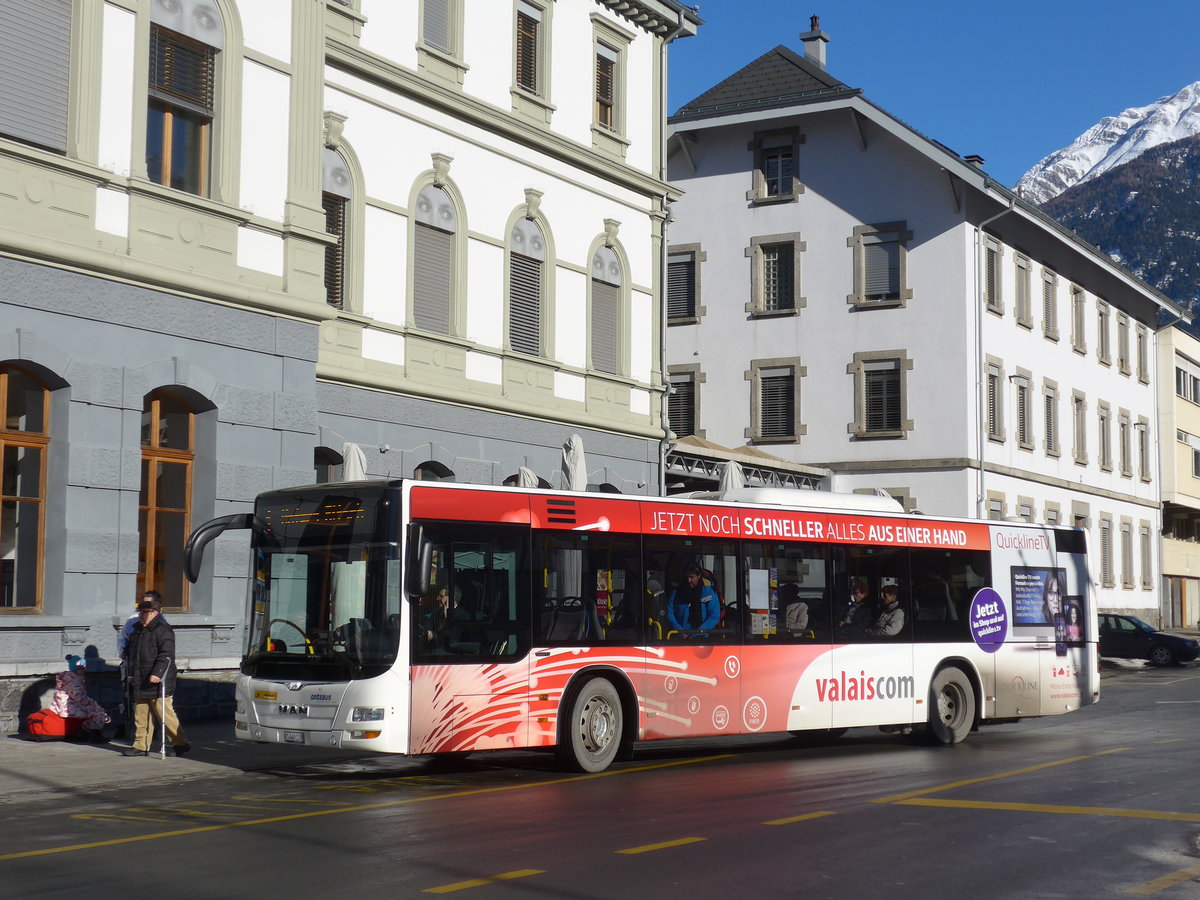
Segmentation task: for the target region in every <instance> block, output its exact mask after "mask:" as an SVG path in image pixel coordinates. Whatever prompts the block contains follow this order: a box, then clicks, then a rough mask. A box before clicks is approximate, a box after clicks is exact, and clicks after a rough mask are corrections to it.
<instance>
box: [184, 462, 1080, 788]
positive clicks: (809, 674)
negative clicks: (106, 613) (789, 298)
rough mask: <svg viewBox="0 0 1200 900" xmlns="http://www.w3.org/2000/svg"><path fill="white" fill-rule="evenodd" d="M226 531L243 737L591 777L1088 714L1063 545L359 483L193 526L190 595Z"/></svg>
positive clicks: (907, 518)
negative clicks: (233, 539)
mask: <svg viewBox="0 0 1200 900" xmlns="http://www.w3.org/2000/svg"><path fill="white" fill-rule="evenodd" d="M228 528H249V529H250V530H251V531H252V537H251V546H252V559H251V577H250V590H249V603H248V616H247V620H246V627H245V652H244V657H243V661H242V666H241V674H240V677H239V678H238V681H237V711H236V728H237V735H238V736H239V737H241V738H245V739H248V740H255V741H266V742H281V743H283V742H290V743H297V744H313V745H318V746H322V747H352V748H356V749H363V750H374V751H386V752H394V753H405V754H437V753H464V752H470V751H477V750H496V749H513V748H553V749H555V750H557V752H558V754H559V756H560V757H561V758H562V759H563V761H564V762H565V763H566V764H567V765H569V766H572V767H574V768H577V769H580V770H583V771H589V772H595V771H600V770H602V769H604V768H605V767H607V766H608V765H609V764H610V763H611V762H612V761H613V759H614V758H617V757H618V756H622V757H623V756H627V755H628V754H629V753H630V752H631V750H632V747H633V745H634V743H635V742H638V741H650V740H655V739H662V738H680V737H702V736H710V735H737V734H742V735H745V734H751V733H768V732H802V731H824V732H833V733H836V732H840V731H842V730H845V729H847V728H850V727H854V726H863V725H871V726H882V727H884V728H885V729H887V730H901V731H907V730H908V729H909V728H918V729H924V730H927V731H928V732H929V734H930V735H932V737H933V738H935V739H936V740H938V741H941V742H943V743H957V742H958V741H961V740H962V739H963V738H965V737H966V736H967V734H968V733H970V732H971V731H972V730H973V729H974V728H976V727H977V726H979V725H984V724H989V723H995V722H1011V721H1014V720H1016V719H1018V718H1022V717H1026V716H1038V715H1054V714H1059V713H1064V712H1068V711H1070V710H1074V709H1078V708H1079V707H1081V706H1084V705H1086V704H1089V703H1093V702H1095V701H1096V700H1097V698H1098V696H1099V675H1098V666H1097V662H1098V655H1097V652H1098V651H1097V628H1096V608H1095V603H1094V597H1093V593H1092V587H1091V579H1090V578H1089V574H1088V565H1087V553H1086V546H1085V535H1084V533H1083V532H1082V531H1080V530H1077V529H1071V528H1052V527H1048V526H1038V525H1029V524H1024V523H1009V522H983V521H971V520H949V519H941V518H933V517H927V516H921V515H908V514H905V513H904V512H903V511H902V510H901V508H900V506H899V504H896V503H895V502H894V501H892V500H890V499H888V498H874V497H861V496H858V495H836V494H824V493H819V492H809V491H795V490H773V489H757V490H756V489H748V490H742V491H737V492H731V493H730V494H727V495H725V496H724V497H722V498H718V499H699V498H697V497H690V498H683V499H681V498H666V499H663V498H655V497H628V496H621V495H612V494H602V493H572V492H550V491H541V490H526V489H519V488H498V487H486V486H477V485H458V484H446V483H438V484H431V483H429V482H421V481H407V480H393V481H375V482H371V481H368V482H356V483H346V484H325V485H315V486H309V487H298V488H292V489H287V490H279V491H272V492H270V493H267V494H263V495H262V496H260V497H259V498H258V499H257V501H256V504H255V510H254V513H253V514H252V515H251V514H244V515H238V516H227V517H224V518H222V519H216V520H213V521H212V522H210V523H208V524H207V525H205V526H203V527H201V528H200V529H198V530H197V532H196V533H195V534H193V535H192V537H191V539H190V540H189V542H188V548H187V554H186V558H187V567H188V574H189V577H192V578H193V580H194V579H195V576H196V573H197V572H198V570H199V566H200V564H201V561H202V557H203V552H204V547H205V545H206V544H208V542H209V541H211V540H212V539H213V538H214V537H215V536H216V535H217V534H219V533H220V532H221V531H223V530H225V529H228ZM689 572H690V573H691V576H692V577H691V578H690V579H689V578H688V574H689ZM855 601H861V602H858V603H855Z"/></svg>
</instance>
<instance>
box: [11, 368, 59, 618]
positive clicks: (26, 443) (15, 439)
mask: <svg viewBox="0 0 1200 900" xmlns="http://www.w3.org/2000/svg"><path fill="white" fill-rule="evenodd" d="M14 371H17V372H20V373H21V375H23V376H24V377H26V378H28V379H30V380H32V381H33V382H35V383H36V384H37V385H38V386H40V388H41V393H42V423H43V430H42V431H23V430H18V429H16V428H9V427H8V410H7V404H8V388H9V386H8V380H9V377H10V375H11V374H12V373H13V372H14ZM50 393H51V391H50V388H49V387H47V386H46V384H45V383H44V382H43V381H42V379H40V378H38V377H37V376H36V375H34V374H33V373H32V372H30V371H28V370H27V369H24V368H21V367H19V366H13V365H4V366H0V464H2V460H3V457H4V452H5V448H8V447H20V448H24V449H26V450H34V451H36V452H37V453H38V454H39V455H40V457H41V460H40V465H39V466H38V485H37V496H36V497H24V496H17V495H15V494H14V495H12V496H9V495H8V494H5V493H3V489H4V488H3V481H2V480H0V502H3V503H10V502H11V503H17V504H32V505H33V506H34V507H35V508H36V509H37V514H38V516H37V534H36V537H34V539H33V540H34V559H35V560H36V563H35V566H34V575H33V577H34V597H33V603H32V604H26V605H22V606H0V615H29V614H36V613H40V612H41V611H42V601H43V597H44V585H43V581H44V576H45V548H46V505H47V504H46V501H47V497H46V484H47V468H48V466H49V462H50V452H49V451H50ZM13 546H14V552H15V550H16V544H15V543H14V545H13ZM14 599H15V595H14Z"/></svg>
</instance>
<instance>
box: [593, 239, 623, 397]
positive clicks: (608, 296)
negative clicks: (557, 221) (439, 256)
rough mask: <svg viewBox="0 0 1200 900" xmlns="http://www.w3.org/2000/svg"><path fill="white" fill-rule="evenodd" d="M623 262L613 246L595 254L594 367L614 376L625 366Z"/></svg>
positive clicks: (602, 248) (603, 248) (599, 250)
mask: <svg viewBox="0 0 1200 900" xmlns="http://www.w3.org/2000/svg"><path fill="white" fill-rule="evenodd" d="M622 282H623V273H622V270H621V261H620V260H619V259H618V258H617V254H616V252H615V251H614V250H613V249H612V248H611V247H601V248H599V249H598V250H597V251H596V252H595V253H594V254H593V255H592V315H591V333H592V368H593V369H596V370H597V371H600V372H607V373H608V374H610V375H617V374H619V373H620V370H621V369H620V366H621V285H622Z"/></svg>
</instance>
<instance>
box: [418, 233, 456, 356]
mask: <svg viewBox="0 0 1200 900" xmlns="http://www.w3.org/2000/svg"><path fill="white" fill-rule="evenodd" d="M413 236H414V239H415V242H414V245H413V324H414V325H416V327H417V328H420V329H421V330H422V331H432V332H434V333H436V334H449V333H450V295H451V292H450V284H451V278H452V277H453V274H454V272H453V266H452V263H453V257H454V235H453V234H450V233H449V232H445V231H442V230H441V229H438V228H434V227H433V226H431V225H424V224H421V223H418V224H417V225H416V226H415V229H414V232H413Z"/></svg>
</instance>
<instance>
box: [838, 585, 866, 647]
mask: <svg viewBox="0 0 1200 900" xmlns="http://www.w3.org/2000/svg"><path fill="white" fill-rule="evenodd" d="M874 621H875V606H874V604H873V603H872V602H871V601H870V599H869V597H868V590H867V583H866V582H865V581H864V580H863V579H861V578H856V579H854V581H852V582H851V583H850V599H849V601H848V602H847V603H846V605H845V606H844V607H843V608H842V612H841V615H839V616H838V620H837V622H836V625H837V629H838V633H839V634H841V635H854V634H866V631H867V629H868V628H870V627H871V625H872V624H874Z"/></svg>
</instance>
